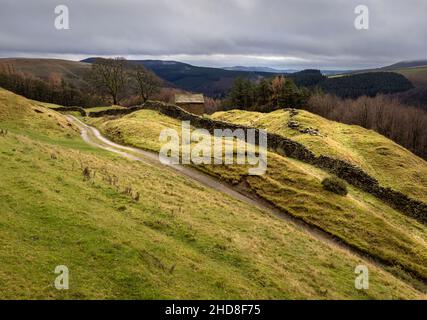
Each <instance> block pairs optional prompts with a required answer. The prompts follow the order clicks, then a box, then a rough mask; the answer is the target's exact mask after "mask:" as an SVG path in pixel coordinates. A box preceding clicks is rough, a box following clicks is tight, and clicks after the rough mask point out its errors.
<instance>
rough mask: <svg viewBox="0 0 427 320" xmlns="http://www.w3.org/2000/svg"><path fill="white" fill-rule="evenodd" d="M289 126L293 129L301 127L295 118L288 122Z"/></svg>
mask: <svg viewBox="0 0 427 320" xmlns="http://www.w3.org/2000/svg"><path fill="white" fill-rule="evenodd" d="M288 127H289V128H291V129H299V122H298V121H295V120H291V121H289V122H288Z"/></svg>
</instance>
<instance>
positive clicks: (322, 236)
mask: <svg viewBox="0 0 427 320" xmlns="http://www.w3.org/2000/svg"><path fill="white" fill-rule="evenodd" d="M66 118H67V119H68V120H69V121H70V122H71V123H73V124H74V125H75V126H77V127H78V128H79V130H80V133H81V136H82V138H83V140H84V141H85V142H86V143H88V144H90V145H92V146H95V147H98V148H101V149H104V150H107V151H110V152H113V153H116V154H119V155H121V156H123V157H125V158H128V159H129V160H133V161H139V162H142V163H144V164H145V165H150V166H157V167H163V168H168V169H170V170H173V171H175V172H179V173H180V174H182V175H184V176H186V177H188V178H190V179H192V180H195V181H197V182H199V183H201V184H202V185H204V186H205V187H208V188H212V189H215V190H217V191H219V192H221V193H224V194H225V195H226V196H229V197H232V198H234V199H237V200H239V201H242V202H245V203H247V204H249V205H251V206H255V207H256V208H258V209H259V210H261V211H263V212H265V213H268V214H270V215H274V216H275V217H278V218H280V219H282V220H285V221H286V222H288V223H291V224H292V225H294V226H295V227H297V228H298V229H302V230H304V231H305V232H307V233H309V234H310V235H312V236H313V237H314V238H316V239H317V240H320V241H322V242H324V243H326V244H328V245H329V246H331V247H333V248H335V249H337V250H339V251H341V252H343V251H344V252H346V253H347V254H350V255H352V256H354V257H356V258H358V259H362V260H363V261H364V262H366V263H369V264H373V265H375V266H376V267H378V268H380V269H382V270H383V271H384V272H387V273H389V272H388V271H387V269H386V267H389V266H390V265H389V264H387V262H385V261H381V260H380V259H379V258H377V257H374V256H370V255H368V254H366V253H364V252H361V251H359V250H358V249H357V248H354V247H352V246H350V245H347V244H346V243H343V242H342V241H340V240H339V239H337V238H335V237H334V236H332V235H330V234H329V233H327V232H325V231H323V230H322V229H320V228H318V227H315V226H312V225H310V224H308V223H306V222H304V221H302V220H299V219H297V218H294V217H292V216H291V215H289V214H286V213H285V212H283V211H281V210H279V209H277V208H275V207H273V206H271V205H270V204H268V203H267V202H266V201H264V200H263V199H259V198H257V197H256V196H253V195H251V194H248V193H247V192H245V191H244V190H239V188H237V187H234V186H232V185H229V184H226V183H223V182H220V181H218V180H217V179H216V178H214V177H211V176H209V175H207V174H204V173H202V172H200V171H198V170H197V169H194V168H191V167H188V166H183V165H165V164H163V163H161V162H160V160H159V155H158V154H157V153H155V152H150V151H146V150H142V149H138V148H134V147H128V146H123V145H120V144H117V143H115V142H113V141H110V140H109V139H107V138H105V137H104V136H102V134H101V133H100V132H99V130H98V129H96V128H94V127H91V126H89V125H87V124H85V123H84V122H82V121H81V120H79V119H77V118H76V117H74V116H71V115H67V116H66ZM361 264H362V263H361ZM389 274H390V275H392V276H394V275H393V274H391V273H389ZM401 280H402V279H401ZM424 282H425V281H424Z"/></svg>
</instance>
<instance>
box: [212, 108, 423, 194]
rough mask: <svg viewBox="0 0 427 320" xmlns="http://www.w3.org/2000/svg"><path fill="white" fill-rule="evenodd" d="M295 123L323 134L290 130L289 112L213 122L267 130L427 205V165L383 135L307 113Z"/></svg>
mask: <svg viewBox="0 0 427 320" xmlns="http://www.w3.org/2000/svg"><path fill="white" fill-rule="evenodd" d="M298 112H299V113H298V115H296V116H294V117H293V118H292V120H294V121H298V123H299V124H300V128H301V129H304V128H313V129H318V130H319V133H320V135H319V136H315V135H309V134H303V133H300V132H299V131H298V130H294V129H291V128H289V127H288V121H289V119H290V112H289V111H288V110H278V111H275V112H271V113H266V114H261V113H257V112H249V111H242V110H233V111H228V112H217V113H215V114H213V115H212V118H213V119H217V120H223V121H228V122H234V123H240V124H245V125H250V126H254V127H258V128H265V129H267V130H268V131H269V132H273V133H277V134H280V135H283V136H284V137H287V138H290V139H292V140H294V141H297V142H300V143H302V144H303V145H305V146H306V147H307V148H308V149H310V150H311V151H312V152H314V153H315V154H317V155H327V156H331V157H335V158H338V159H342V160H345V161H348V162H350V163H353V164H355V165H357V166H358V167H360V168H362V169H363V170H365V171H366V172H367V173H369V174H370V175H372V176H373V177H375V178H376V179H378V181H379V182H380V184H381V185H383V186H386V187H391V188H393V189H395V190H398V191H401V192H403V193H405V194H407V195H408V196H411V197H412V198H415V199H419V200H421V201H424V202H427V162H426V161H425V160H423V159H421V158H420V157H418V156H416V155H414V154H413V153H411V152H410V151H408V150H406V149H405V148H403V147H401V146H400V145H398V144H396V143H394V142H393V141H391V140H389V139H387V138H385V137H384V136H382V135H380V134H378V133H376V132H374V131H372V130H367V129H364V128H362V127H359V126H354V125H346V124H341V123H338V122H335V121H330V120H327V119H324V118H322V117H320V116H317V115H315V114H312V113H310V112H307V111H304V110H298Z"/></svg>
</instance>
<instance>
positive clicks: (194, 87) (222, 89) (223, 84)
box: [83, 58, 274, 97]
mask: <svg viewBox="0 0 427 320" xmlns="http://www.w3.org/2000/svg"><path fill="white" fill-rule="evenodd" d="M95 59H96V58H89V59H85V60H83V62H89V63H91V62H93V61H94V60H95ZM129 62H131V63H135V64H142V65H144V66H145V67H146V68H147V69H150V70H151V71H153V72H154V73H155V74H156V75H157V76H159V77H160V78H162V79H164V80H165V81H167V82H169V83H170V84H173V85H174V86H176V87H177V88H180V89H183V90H186V91H192V92H200V93H203V94H205V95H208V96H212V97H222V96H223V95H224V94H225V93H226V92H227V91H228V89H229V88H230V87H231V86H232V84H233V82H234V79H236V78H238V77H241V78H247V79H251V80H257V79H260V78H263V77H271V76H274V74H272V73H267V72H246V71H229V70H224V69H219V68H209V67H197V66H193V65H190V64H187V63H182V62H177V61H162V60H129Z"/></svg>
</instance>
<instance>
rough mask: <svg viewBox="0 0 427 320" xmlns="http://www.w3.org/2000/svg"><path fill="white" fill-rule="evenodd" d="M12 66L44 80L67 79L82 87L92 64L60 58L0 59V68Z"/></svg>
mask: <svg viewBox="0 0 427 320" xmlns="http://www.w3.org/2000/svg"><path fill="white" fill-rule="evenodd" d="M10 67H11V68H12V69H13V70H14V71H15V72H18V73H24V74H28V75H32V76H34V77H37V78H40V79H42V80H49V79H51V78H52V79H65V80H66V81H68V82H70V83H72V84H74V85H76V86H77V87H81V86H83V85H85V82H84V79H83V78H84V75H85V73H86V72H87V71H88V70H89V69H90V64H87V63H83V62H78V61H71V60H60V59H29V58H4V59H0V70H2V69H5V68H6V69H8V68H10Z"/></svg>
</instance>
